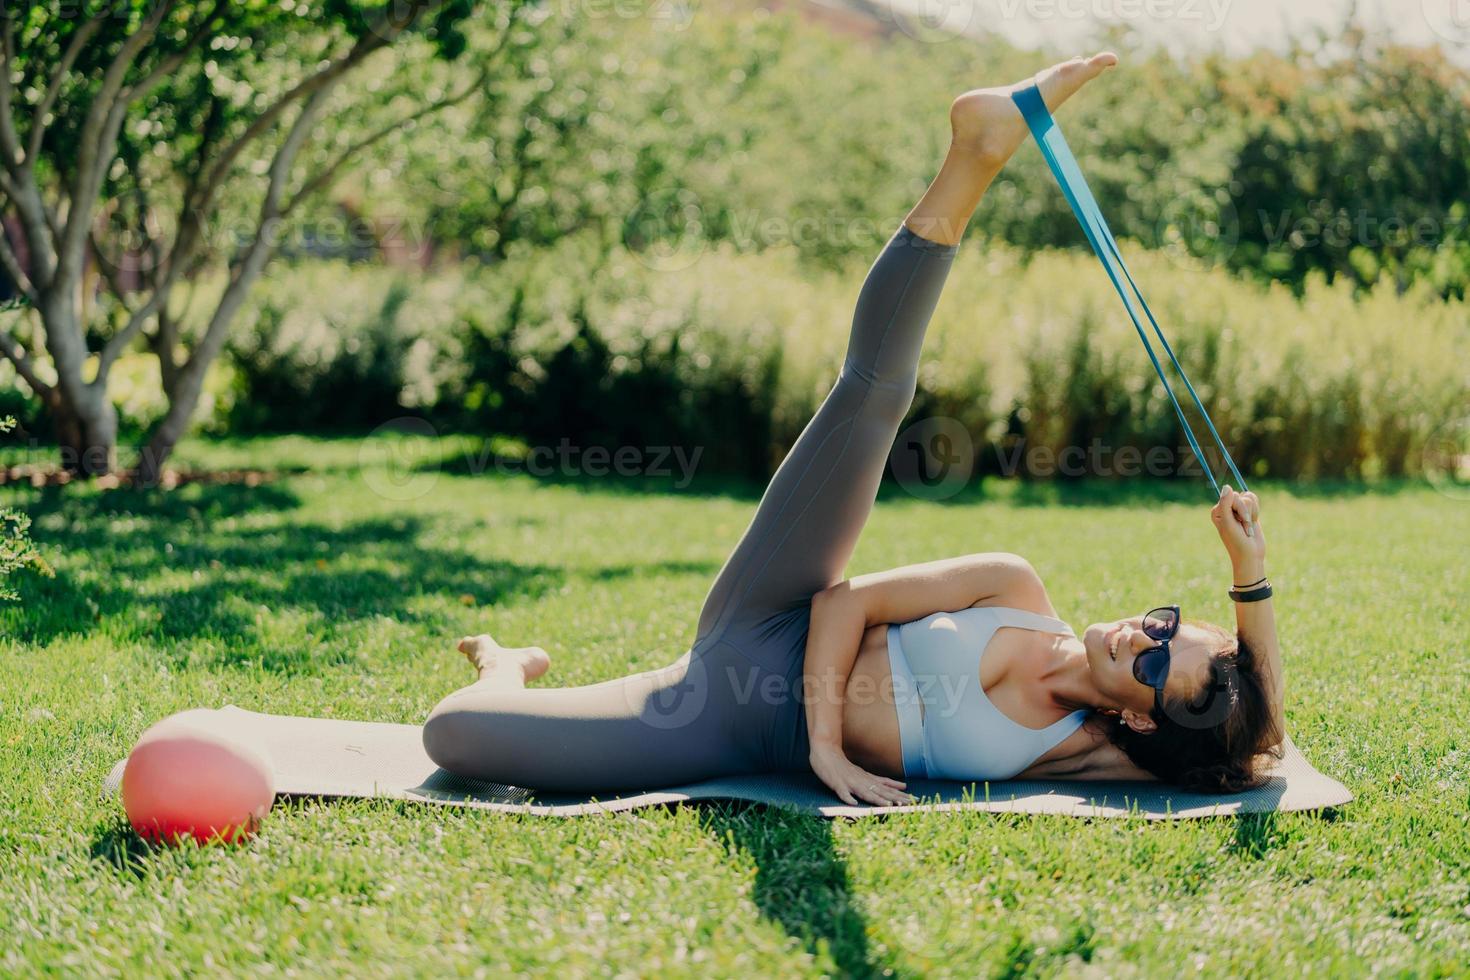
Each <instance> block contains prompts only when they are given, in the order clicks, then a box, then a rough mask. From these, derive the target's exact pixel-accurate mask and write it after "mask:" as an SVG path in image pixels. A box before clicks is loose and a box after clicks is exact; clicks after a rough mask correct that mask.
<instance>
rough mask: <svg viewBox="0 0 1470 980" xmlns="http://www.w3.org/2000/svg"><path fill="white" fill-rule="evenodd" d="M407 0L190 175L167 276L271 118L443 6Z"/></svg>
mask: <svg viewBox="0 0 1470 980" xmlns="http://www.w3.org/2000/svg"><path fill="white" fill-rule="evenodd" d="M412 2H414V3H415V4H416V5H417V8H418V9H417V10H416V11H415V12H414V13H413V14H412V15H411V16H410V17H408V18H406V19H405V20H403V21H401V22H399V23H397V24H394V23H393V22H392V21H391V20H389V16H388V15H389V11H390V10H391V8H392V5H391V4H388V5H385V6H384V8H383V10H382V11H381V12H380V13H379V15H378V17H377V19H376V21H375V23H374V25H372V26H371V27H370V29H369V30H368V31H367V33H366V34H364V35H363V36H362V37H360V38H358V40H357V42H356V43H354V44H353V46H352V48H351V49H350V50H349V51H348V52H347V53H346V54H345V55H343V56H342V57H340V58H338V59H337V60H335V61H332V62H330V63H328V64H327V65H326V66H325V67H323V68H321V69H320V70H319V71H317V72H316V73H315V74H312V75H310V76H308V77H307V78H304V79H302V80H301V81H300V82H298V83H297V84H296V85H295V86H293V87H292V88H291V89H290V90H289V91H287V92H286V93H285V94H284V95H282V96H281V97H280V98H279V99H277V100H276V101H275V102H274V103H272V104H271V105H270V106H269V107H268V108H267V109H266V110H265V111H263V112H262V113H261V114H260V115H259V116H257V117H256V118H255V120H254V121H253V122H251V124H250V125H249V126H247V127H246V128H245V131H244V132H243V133H241V134H240V135H239V136H237V137H236V138H235V139H234V140H232V141H231V142H230V143H228V144H226V145H225V147H224V148H223V149H222V150H220V151H219V154H218V156H217V157H216V158H215V159H214V161H213V162H212V163H208V164H201V165H200V167H199V170H198V171H197V172H196V176H195V177H194V178H191V180H190V181H189V184H188V186H187V187H186V190H185V193H184V198H183V204H182V206H181V207H180V209H179V216H180V217H179V230H178V233H177V234H176V236H175V238H174V244H173V246H172V247H171V248H170V249H169V254H168V257H167V259H166V260H165V265H166V267H167V268H168V270H169V274H170V275H172V274H173V269H174V268H175V267H176V266H179V265H182V264H183V263H184V262H185V260H187V259H188V258H189V257H190V255H191V254H192V253H193V252H194V250H195V249H196V248H197V247H198V244H199V234H200V228H201V225H202V222H203V220H204V215H206V214H208V212H209V209H210V207H211V206H212V205H213V203H214V199H215V197H216V195H218V193H219V191H220V188H221V187H223V186H224V183H225V180H226V178H227V177H228V176H229V171H230V168H231V167H232V166H233V165H234V163H235V160H236V159H237V158H238V157H239V156H240V154H241V153H243V152H244V151H245V148H246V147H248V146H249V145H250V144H251V143H253V142H254V141H255V140H256V139H258V138H260V137H261V136H263V135H264V134H265V133H267V132H269V131H270V129H271V128H272V127H274V126H275V124H276V121H277V120H279V119H280V117H281V116H282V115H283V114H284V113H285V112H286V111H287V110H288V109H289V108H290V107H291V106H292V105H293V104H294V103H296V102H297V101H299V100H301V99H303V98H310V97H311V96H312V95H314V94H315V93H316V92H318V91H319V90H321V89H322V87H324V86H334V85H335V84H336V82H337V81H338V80H339V79H341V78H342V77H343V76H344V75H346V74H347V73H348V72H349V71H351V70H352V69H353V68H355V67H356V66H357V65H358V64H360V63H361V62H362V61H363V60H364V59H365V58H367V57H368V56H369V55H371V54H373V53H374V52H376V51H379V50H381V49H382V48H385V47H387V46H389V45H390V44H392V43H393V42H394V41H396V40H397V39H398V38H399V37H400V36H401V35H402V34H403V33H404V32H405V31H407V30H408V29H409V28H410V27H412V25H413V24H414V23H416V22H417V21H418V20H419V18H421V17H422V16H424V14H426V13H428V12H430V11H433V10H436V9H438V8H439V7H442V6H443V5H444V4H445V3H446V2H447V0H412Z"/></svg>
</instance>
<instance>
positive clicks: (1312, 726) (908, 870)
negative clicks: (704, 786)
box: [0, 440, 1470, 976]
mask: <svg viewBox="0 0 1470 980" xmlns="http://www.w3.org/2000/svg"><path fill="white" fill-rule="evenodd" d="M189 453H190V455H191V459H192V461H193V462H195V463H196V464H204V465H212V466H235V465H248V464H254V465H270V466H293V465H294V466H296V467H299V471H297V472H292V473H290V474H289V475H286V476H284V477H283V478H281V479H279V480H277V481H275V482H272V483H269V484H267V485H265V486H261V487H258V488H255V489H247V488H245V487H240V486H203V485H193V486H189V487H185V488H183V489H180V490H178V491H176V492H173V493H170V494H142V493H133V492H112V493H107V494H100V495H99V494H97V493H96V492H94V491H89V490H85V489H83V490H77V489H76V488H67V489H66V490H64V491H46V492H45V494H44V495H43V494H41V493H39V492H36V491H29V490H26V491H18V490H15V489H13V488H12V489H10V490H7V491H5V493H4V495H3V497H0V499H4V500H7V501H10V502H14V503H20V504H22V505H24V506H25V507H26V508H27V509H28V510H29V511H30V512H31V513H32V514H33V515H34V516H35V519H36V532H37V537H38V539H39V543H40V544H41V545H42V547H43V549H44V550H45V552H46V553H47V555H48V557H49V558H50V559H51V560H52V562H53V563H54V565H55V566H56V572H57V574H56V577H55V578H54V579H50V580H43V579H40V578H37V577H35V576H27V577H25V578H23V579H22V581H21V589H22V592H23V594H24V605H23V606H21V607H9V608H6V609H4V610H3V611H0V630H3V636H4V639H3V640H0V658H3V661H0V664H3V674H0V807H3V818H0V935H3V936H4V937H5V938H6V942H5V943H4V945H3V947H0V973H4V974H7V975H28V974H34V973H37V972H45V971H50V972H57V973H146V974H155V973H161V974H170V975H177V974H184V973H198V972H203V973H206V974H226V973H230V974H233V973H240V972H246V971H250V972H255V971H284V970H287V969H290V970H295V971H301V972H308V973H316V972H328V971H331V972H343V973H350V974H353V975H376V974H384V973H389V972H395V973H396V972H408V973H419V974H440V973H466V974H468V973H475V972H482V971H483V972H490V973H499V972H502V971H506V970H522V971H525V970H557V971H569V972H571V973H599V974H601V973H621V974H632V973H649V972H660V973H662V972H672V973H701V974H705V973H718V974H726V975H736V974H738V975H746V974H750V973H755V972H760V973H771V974H780V975H784V974H803V975H809V974H818V973H842V974H851V975H863V974H871V973H884V972H893V973H897V974H926V973H931V972H932V973H950V974H958V975H965V976H969V975H976V974H984V975H1010V974H1014V973H1040V974H1051V973H1058V972H1063V973H1069V974H1076V973H1086V972H1088V971H1095V972H1096V973H1097V974H1098V975H1130V974H1138V975H1148V976H1160V975H1173V974H1177V973H1191V974H1192V973H1202V974H1205V975H1211V976H1224V975H1230V974H1239V973H1242V972H1258V973H1263V974H1276V973H1286V974H1289V975H1296V974H1300V973H1305V972H1307V971H1311V972H1313V973H1315V972H1318V971H1322V972H1327V973H1333V974H1345V973H1358V972H1361V971H1362V970H1363V969H1364V967H1365V965H1366V964H1373V965H1374V966H1375V967H1377V968H1378V969H1379V970H1381V971H1382V972H1384V973H1389V974H1395V975H1421V976H1423V975H1445V974H1455V973H1459V974H1461V975H1463V974H1464V973H1465V971H1466V969H1467V968H1466V965H1465V964H1466V962H1467V952H1470V881H1467V868H1470V818H1467V812H1470V751H1467V749H1470V746H1467V736H1466V734H1465V729H1464V724H1465V721H1466V719H1467V718H1470V711H1467V708H1466V704H1467V703H1470V679H1467V668H1470V658H1467V655H1466V638H1467V636H1470V608H1467V597H1470V566H1467V563H1466V544H1467V542H1470V500H1461V499H1454V498H1452V497H1449V496H1445V495H1442V494H1439V493H1436V492H1435V491H1434V490H1432V489H1430V488H1428V487H1419V486H1393V487H1388V488H1383V489H1380V490H1374V491H1371V492H1367V491H1363V490H1361V489H1354V488H1339V489H1336V490H1323V489H1316V490H1311V491H1308V490H1304V489H1300V488H1295V489H1294V488H1290V487H1264V488H1258V489H1260V490H1261V491H1262V495H1263V501H1264V508H1265V522H1266V528H1267V531H1268V535H1269V542H1270V560H1271V567H1272V571H1273V574H1274V578H1275V581H1276V585H1277V590H1278V599H1277V602H1278V605H1279V611H1280V616H1281V620H1282V623H1281V626H1282V631H1283V635H1282V640H1283V644H1284V647H1285V650H1286V658H1287V674H1288V694H1287V715H1288V719H1289V724H1290V730H1291V732H1292V734H1293V737H1294V738H1295V740H1296V741H1297V743H1298V745H1300V746H1301V748H1302V750H1303V751H1304V752H1305V753H1306V754H1307V756H1308V758H1310V759H1311V760H1312V762H1313V763H1314V764H1316V765H1317V766H1318V767H1319V768H1321V769H1323V770H1324V771H1326V772H1328V773H1330V774H1331V775H1333V776H1335V777H1337V778H1339V779H1341V780H1342V781H1343V782H1345V783H1346V784H1347V785H1348V786H1349V787H1350V788H1351V789H1352V791H1353V792H1354V793H1356V794H1357V797H1358V798H1357V800H1356V802H1354V803H1352V804H1350V805H1348V806H1347V807H1345V808H1343V809H1342V810H1340V811H1338V812H1337V813H1335V814H1333V815H1329V816H1328V817H1327V818H1322V817H1313V816H1307V815H1301V814H1283V815H1280V816H1269V815H1268V816H1264V817H1247V818H1241V819H1234V818H1220V819H1211V820H1202V821H1188V822H1177V823H1161V824H1149V823H1147V822H1145V821H1142V820H1126V819H1125V820H1101V821H1095V822H1093V821H1085V820H1077V819H1068V818H1061V817H1015V816H995V815H988V814H982V813H951V814H917V815H901V816H894V817H890V818H885V819H872V820H863V821H858V822H853V823H828V822H824V821H820V820H816V819H812V818H808V817H799V816H794V815H791V814H789V813H784V812H781V811H777V810H765V809H760V808H749V807H741V806H709V807H703V808H687V809H679V810H669V811H663V810H654V811H645V812H639V813H629V814H620V815H613V816H607V817H598V818H586V819H579V820H541V819H535V818H521V817H505V816H498V815H492V814H485V813H477V812H472V811H465V812H457V811H455V810H452V809H448V808H420V807H415V806H407V805H400V804H394V803H371V802H363V803H351V804H330V805H328V804H316V803H307V804H300V805H293V806H280V807H278V808H277V809H276V810H275V811H274V812H273V813H272V815H271V816H270V818H269V819H268V820H267V822H266V825H265V828H264V831H263V833H262V834H261V835H260V836H259V837H258V838H257V839H256V840H255V841H253V842H252V843H250V844H249V845H248V846H245V847H241V848H212V849H203V850H201V849H195V848H187V849H182V850H162V851H154V850H150V849H148V848H146V847H144V846H143V845H141V844H140V843H139V842H138V841H137V840H136V839H135V838H134V837H133V836H132V834H131V832H130V831H129V830H127V828H126V824H125V823H124V822H123V820H122V814H121V808H120V806H119V804H118V803H117V802H116V801H109V800H103V799H101V798H100V797H99V787H100V784H101V780H102V777H103V775H104V774H105V773H106V772H107V770H108V768H109V767H110V766H111V765H112V763H113V762H114V761H115V760H116V759H118V758H120V757H121V756H123V755H124V754H125V753H126V752H127V750H128V748H129V747H130V745H131V744H132V742H133V740H134V739H135V738H136V737H137V736H138V734H139V733H140V732H141V731H142V730H143V729H144V728H145V727H147V726H148V725H149V724H150V723H151V722H153V721H155V720H157V719H158V718H161V717H163V716H164V715H167V714H169V713H171V712H174V711H179V710H181V709H184V708H189V707H193V706H199V705H211V706H214V705H222V704H226V703H233V704H237V705H241V706H242V707H247V708H252V709H257V710H262V711H274V712H289V713H294V714H311V715H333V716H336V717H342V718H366V719H377V720H384V721H397V722H417V721H420V720H421V719H422V718H423V717H424V715H425V713H426V712H427V711H428V710H429V708H430V707H431V706H432V705H433V704H434V703H435V701H437V700H438V699H439V698H440V697H441V696H442V695H444V694H445V693H447V692H448V691H450V690H451V689H453V688H455V687H457V686H459V685H460V684H462V683H464V682H466V681H467V680H468V679H469V677H470V672H469V668H468V667H467V666H466V664H465V663H464V662H463V660H462V659H461V658H460V657H459V655H458V654H457V653H455V652H454V650H453V643H454V640H455V639H456V638H457V637H458V636H460V635H461V634H463V633H467V632H479V631H489V632H492V633H494V634H495V635H496V636H497V637H499V638H501V639H503V640H505V641H508V642H511V643H516V644H529V643H537V644H540V645H543V646H545V647H546V648H547V649H549V650H550V651H551V653H552V656H553V658H554V660H553V666H552V675H551V678H550V679H552V680H554V681H556V682H559V683H567V684H576V683H583V682H590V681H597V680H601V679H605V678H609V677H612V676H615V675H617V674H619V673H621V672H624V671H628V670H632V669H641V668H646V667H653V666H658V665H661V664H663V663H667V662H670V661H672V660H674V659H675V658H676V657H678V656H679V655H680V654H681V653H682V652H683V651H684V650H685V649H686V645H687V644H688V642H689V641H690V639H691V636H692V629H693V623H694V617H695V615H696V612H697V609H698V607H699V603H700V601H701V599H702V598H703V595H704V590H705V589H706V587H707V585H708V583H709V580H710V579H711V577H712V576H713V575H714V573H715V571H716V570H717V569H718V566H719V564H720V562H721V561H722V559H723V558H724V555H725V553H726V551H727V549H728V548H729V547H730V546H731V545H732V544H733V543H734V541H735V539H736V538H737V536H738V535H739V534H740V532H741V531H742V530H743V528H744V526H745V523H746V521H747V520H748V519H749V517H750V514H751V511H752V508H753V506H754V497H753V495H752V493H751V491H750V489H749V488H738V487H736V488H729V487H721V486H709V485H704V484H700V483H696V484H695V485H694V486H693V487H691V488H689V489H687V490H684V491H682V492H674V491H671V490H669V489H667V487H652V488H648V487H639V486H636V485H628V484H624V485H608V484H605V483H603V484H596V483H576V482H563V483H549V482H536V481H533V480H531V479H529V478H526V477H507V476H482V477H471V476H464V475H453V471H454V470H455V467H454V466H453V465H446V467H445V468H444V471H443V472H441V473H440V474H439V475H438V476H437V478H434V477H433V476H432V474H431V475H430V476H429V478H428V479H429V480H430V481H432V486H431V487H428V492H427V493H426V494H424V495H423V496H420V497H418V498H416V499H413V500H411V501H395V500H391V499H387V498H385V497H384V496H382V495H380V494H379V493H377V492H375V491H374V489H373V486H374V485H376V486H379V487H381V486H383V485H384V483H383V481H382V480H381V479H367V478H365V475H364V473H363V472H362V471H360V470H359V468H358V465H357V464H358V456H359V454H358V449H357V445H356V444H355V443H352V442H349V441H339V442H312V441H307V440H273V441H260V442H255V443H245V444H236V445H228V446H198V445H196V446H193V447H191V448H190V449H189ZM382 475H385V474H381V473H380V476H382ZM1208 497H1209V494H1208V492H1207V490H1206V489H1205V488H1204V486H1203V485H1202V484H1197V483H1190V484H1177V485H1173V484H1171V485H1163V486H1161V485H1158V484H1142V485H1138V486H1134V487H1128V486H1122V485H1118V486H1102V485H1090V486H1079V487H1072V488H1065V489H1063V490H1058V489H1056V488H1049V487H1029V488H1028V487H1017V486H1008V485H1001V484H987V485H986V487H985V488H984V491H983V492H976V493H974V494H972V495H969V496H966V497H964V498H963V499H961V500H959V501H958V502H950V503H946V504H933V503H923V502H919V501H915V500H911V499H908V498H905V497H903V496H902V495H899V494H890V493H885V495H884V499H883V502H882V503H881V504H880V506H879V508H878V511H877V513H876V514H875V515H874V518H873V520H872V522H871V523H870V525H869V528H868V532H867V534H866V536H865V537H864V539H863V541H862V544H861V546H860V548H859V550H858V554H857V556H856V558H855V559H854V561H853V564H852V567H851V569H850V571H852V572H858V571H865V570H872V569H878V568H883V567H887V566H891V565H897V564H902V563H907V562H913V561H919V560H924V559H931V558H935V557H940V556H945V555H952V554H958V553H963V552H967V551H975V550H1012V551H1016V552H1019V553H1021V554H1024V555H1026V556H1027V557H1028V558H1030V559H1031V560H1032V562H1033V563H1034V564H1035V565H1036V567H1037V568H1038V569H1039V570H1040V571H1041V573H1042V575H1043V577H1044V578H1045V580H1046V582H1047V584H1048V586H1049V588H1050V590H1051V594H1052V597H1053V600H1054V602H1055V604H1056V606H1057V608H1058V609H1059V610H1060V611H1061V613H1062V615H1063V617H1064V618H1066V619H1068V620H1069V621H1070V622H1072V623H1074V624H1077V625H1081V624H1085V623H1087V622H1090V621H1093V620H1096V619H1104V618H1108V619H1111V618H1114V617H1116V616H1119V615H1123V614H1133V613H1136V612H1138V611H1140V610H1142V609H1144V608H1146V607H1148V606H1150V605H1158V604H1160V603H1162V602H1166V601H1177V602H1179V603H1181V604H1182V605H1183V606H1184V609H1185V612H1186V615H1190V616H1196V617H1202V618H1213V619H1218V620H1225V621H1228V617H1229V615H1230V609H1229V603H1228V600H1227V599H1226V598H1225V595H1224V590H1225V588H1226V587H1227V585H1228V584H1229V583H1228V581H1227V580H1228V576H1229V569H1228V566H1227V565H1226V563H1225V560H1224V557H1223V554H1222V553H1221V551H1220V548H1219V545H1218V543H1217V540H1216V538H1215V534H1214V531H1213V529H1212V528H1211V526H1210V521H1209V518H1208V515H1207V507H1208ZM1163 542H1170V544H1169V545H1168V546H1165V545H1164V544H1163Z"/></svg>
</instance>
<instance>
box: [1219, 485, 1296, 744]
mask: <svg viewBox="0 0 1470 980" xmlns="http://www.w3.org/2000/svg"><path fill="white" fill-rule="evenodd" d="M1210 517H1211V518H1212V519H1213V520H1214V522H1215V530H1216V531H1218V532H1219V533H1220V540H1221V541H1222V542H1224V544H1225V550H1226V552H1227V553H1229V555H1230V565H1231V568H1232V570H1233V572H1234V576H1235V577H1234V584H1235V585H1237V586H1249V585H1251V584H1253V583H1255V582H1257V581H1258V580H1260V579H1263V578H1265V577H1266V535H1265V532H1264V531H1262V530H1261V502H1260V500H1259V499H1258V498H1257V497H1256V495H1255V494H1254V493H1251V492H1249V491H1247V492H1245V493H1237V492H1236V491H1235V490H1233V489H1231V488H1230V486H1229V485H1228V484H1227V485H1226V486H1224V487H1222V488H1221V489H1220V499H1219V501H1218V502H1217V503H1216V504H1215V507H1214V509H1213V510H1211V511H1210ZM1235 626H1236V629H1237V630H1238V631H1239V632H1240V635H1241V637H1242V638H1243V639H1244V640H1245V642H1246V643H1247V644H1249V646H1250V648H1251V649H1252V650H1254V651H1255V654H1256V657H1257V659H1258V660H1259V662H1260V670H1261V679H1262V682H1263V684H1264V685H1265V687H1266V697H1267V699H1268V700H1269V702H1270V704H1271V718H1272V721H1273V722H1274V723H1275V724H1274V726H1273V727H1274V728H1275V730H1276V733H1277V735H1278V736H1279V737H1281V738H1285V737H1286V711H1285V702H1286V698H1285V683H1284V675H1283V673H1282V665H1281V644H1280V642H1279V641H1278V640H1277V638H1276V611H1275V609H1274V608H1272V605H1271V600H1270V599H1262V600H1259V601H1257V602H1237V603H1235ZM1272 747H1273V746H1270V745H1266V746H1262V748H1263V749H1268V748H1272Z"/></svg>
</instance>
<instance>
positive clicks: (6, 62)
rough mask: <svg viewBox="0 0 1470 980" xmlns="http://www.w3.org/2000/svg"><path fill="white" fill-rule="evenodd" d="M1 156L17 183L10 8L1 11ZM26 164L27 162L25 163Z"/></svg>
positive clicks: (18, 168)
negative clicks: (11, 79) (11, 78)
mask: <svg viewBox="0 0 1470 980" xmlns="http://www.w3.org/2000/svg"><path fill="white" fill-rule="evenodd" d="M0 19H3V22H4V26H3V27H0V156H3V157H4V160H3V161H0V162H3V164H4V167H5V171H6V172H7V173H9V174H10V175H11V176H12V177H14V178H15V179H16V180H17V181H19V180H20V179H21V174H22V173H23V171H22V168H21V159H20V135H19V134H18V133H17V132H16V129H15V105H14V103H15V86H14V85H12V84H11V81H10V73H11V71H12V70H13V69H14V67H15V19H14V17H13V16H12V14H11V5H10V4H8V3H7V4H4V8H3V10H0ZM27 162H29V161H27Z"/></svg>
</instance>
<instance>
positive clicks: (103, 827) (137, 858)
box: [89, 816, 160, 878]
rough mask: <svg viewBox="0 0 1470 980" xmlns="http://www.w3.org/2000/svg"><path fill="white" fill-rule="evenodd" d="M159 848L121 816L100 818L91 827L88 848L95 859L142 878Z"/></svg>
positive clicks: (121, 871) (120, 871) (134, 876)
mask: <svg viewBox="0 0 1470 980" xmlns="http://www.w3.org/2000/svg"><path fill="white" fill-rule="evenodd" d="M159 850H160V848H158V847H157V846H155V845H153V844H150V843H148V842H147V841H145V840H144V839H143V838H141V837H139V836H138V834H137V833H136V832H135V831H134V830H133V828H132V826H131V825H130V824H129V823H128V821H127V820H126V818H124V817H122V816H117V817H114V818H112V819H110V820H102V821H99V822H98V823H97V825H96V826H95V827H93V828H92V843H91V847H90V848H89V853H90V854H91V856H92V860H94V861H99V862H101V863H103V864H107V865H111V866H112V868H113V870H114V871H116V872H118V873H119V874H125V875H128V876H130V877H133V878H142V877H143V876H144V875H145V874H147V872H148V864H149V862H150V861H152V860H153V858H154V857H155V856H157V854H158V852H159Z"/></svg>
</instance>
